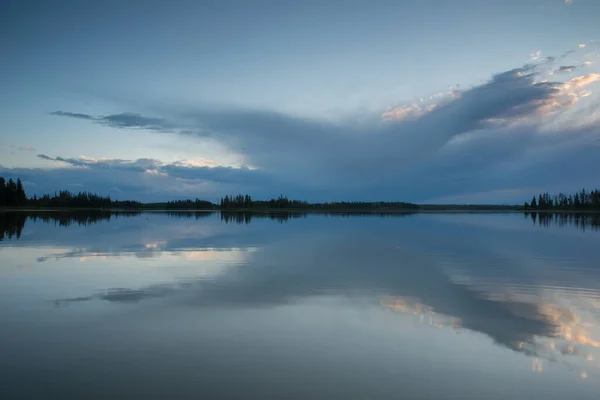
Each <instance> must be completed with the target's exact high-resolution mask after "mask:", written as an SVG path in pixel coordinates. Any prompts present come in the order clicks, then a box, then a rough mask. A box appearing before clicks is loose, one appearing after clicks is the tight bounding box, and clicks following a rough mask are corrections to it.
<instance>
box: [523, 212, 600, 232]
mask: <svg viewBox="0 0 600 400" xmlns="http://www.w3.org/2000/svg"><path fill="white" fill-rule="evenodd" d="M525 218H531V221H532V222H533V223H534V224H537V225H539V226H543V227H545V228H548V227H552V226H557V227H559V228H564V227H566V226H572V227H576V228H580V229H581V230H583V231H585V230H592V231H598V230H600V214H597V213H588V214H582V213H569V212H566V213H544V212H532V213H529V212H526V213H525Z"/></svg>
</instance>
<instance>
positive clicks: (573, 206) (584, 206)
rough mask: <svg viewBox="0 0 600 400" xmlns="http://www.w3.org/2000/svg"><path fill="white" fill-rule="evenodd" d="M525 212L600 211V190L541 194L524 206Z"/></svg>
mask: <svg viewBox="0 0 600 400" xmlns="http://www.w3.org/2000/svg"><path fill="white" fill-rule="evenodd" d="M523 208H524V209H525V210H595V211H600V190H598V189H596V190H591V191H586V190H585V189H582V190H581V191H579V192H576V193H572V194H565V193H558V194H554V195H551V194H549V193H541V194H539V195H538V196H537V197H536V196H533V198H532V199H531V201H530V202H529V203H525V204H524V205H523Z"/></svg>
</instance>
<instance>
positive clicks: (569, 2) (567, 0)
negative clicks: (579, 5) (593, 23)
mask: <svg viewBox="0 0 600 400" xmlns="http://www.w3.org/2000/svg"><path fill="white" fill-rule="evenodd" d="M573 1H574V0H565V4H566V5H568V6H570V5H571V4H573Z"/></svg>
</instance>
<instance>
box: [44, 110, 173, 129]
mask: <svg viewBox="0 0 600 400" xmlns="http://www.w3.org/2000/svg"><path fill="white" fill-rule="evenodd" d="M50 114H51V115H55V116H58V117H68V118H77V119H84V120H88V121H94V122H96V123H98V124H101V125H106V126H110V127H113V128H129V129H147V130H151V131H159V132H168V131H170V130H171V129H172V128H174V126H173V125H172V124H171V123H169V122H168V121H166V120H165V119H162V118H151V117H144V116H142V115H140V114H136V113H120V114H110V115H104V116H98V117H95V116H92V115H90V114H83V113H74V112H68V111H53V112H51V113H50Z"/></svg>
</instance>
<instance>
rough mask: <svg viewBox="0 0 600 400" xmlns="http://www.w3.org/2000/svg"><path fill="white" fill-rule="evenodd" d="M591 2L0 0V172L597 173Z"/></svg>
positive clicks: (426, 181) (390, 179)
mask: <svg viewBox="0 0 600 400" xmlns="http://www.w3.org/2000/svg"><path fill="white" fill-rule="evenodd" d="M598 18H600V2H598V1H594V0H573V1H565V0H531V1H527V2H524V1H520V0H504V1H491V0H490V1H476V0H456V1H452V2H450V1H441V0H440V1H434V0H425V1H337V0H332V1H325V2H322V1H312V0H309V1H304V2H293V3H292V2H282V1H171V2H164V1H136V0H132V1H128V2H120V1H119V2H117V1H55V2H47V1H12V0H8V1H3V2H2V3H1V5H0V51H1V53H0V54H2V61H1V62H0V87H1V88H2V90H1V91H0V103H1V104H2V107H1V108H0V174H1V175H4V176H20V177H21V178H22V179H23V180H24V181H25V185H26V189H27V191H28V192H29V193H38V194H40V193H43V192H48V191H54V190H57V189H61V188H71V189H73V190H79V189H85V190H91V191H95V192H100V193H104V194H111V195H112V196H113V197H118V198H135V199H140V200H159V199H172V198H185V197H201V198H208V199H211V200H215V199H217V198H218V197H220V196H221V195H223V194H225V193H237V192H248V193H250V194H252V195H253V196H255V197H267V196H276V195H278V194H280V193H284V194H287V195H288V196H291V197H295V198H303V199H308V200H312V201H327V200H341V199H352V200H409V201H420V202H436V201H444V202H489V201H494V202H521V201H523V200H524V199H528V198H529V197H530V196H531V194H532V193H533V192H537V191H541V190H550V191H554V190H573V189H577V188H580V187H582V186H587V187H593V186H600V174H599V173H598V172H597V171H598V169H597V165H598V161H597V160H598V159H600V157H599V156H600V141H599V139H600V129H599V128H598V124H597V122H598V118H599V116H600V114H599V113H598V104H600V103H599V98H598V96H597V94H596V91H597V87H598V86H599V84H598V81H600V75H598V73H599V72H600V68H599V67H598V66H599V65H600V57H599V54H600V42H599V40H600V28H599V27H598V23H597V21H598Z"/></svg>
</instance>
